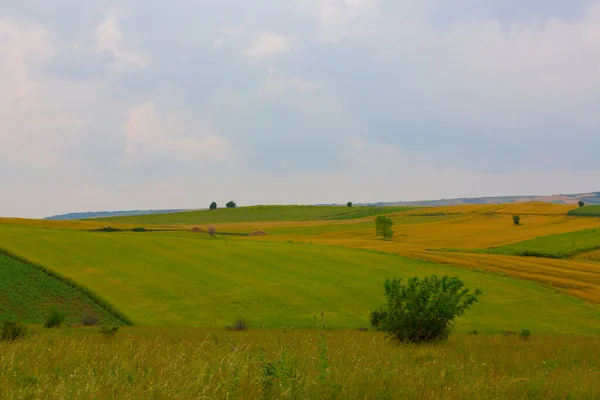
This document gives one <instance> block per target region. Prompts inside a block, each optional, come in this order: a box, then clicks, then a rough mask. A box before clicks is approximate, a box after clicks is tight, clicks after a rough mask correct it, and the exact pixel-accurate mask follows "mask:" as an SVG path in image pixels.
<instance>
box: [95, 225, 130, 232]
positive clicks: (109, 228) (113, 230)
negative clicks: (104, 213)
mask: <svg viewBox="0 0 600 400" xmlns="http://www.w3.org/2000/svg"><path fill="white" fill-rule="evenodd" d="M92 231H94V232H122V231H123V229H119V228H113V227H112V226H103V227H102V228H98V229H92Z"/></svg>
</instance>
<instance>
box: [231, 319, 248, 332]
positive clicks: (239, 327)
mask: <svg viewBox="0 0 600 400" xmlns="http://www.w3.org/2000/svg"><path fill="white" fill-rule="evenodd" d="M249 328H250V326H249V325H248V321H246V320H245V319H244V318H238V319H236V320H235V321H234V322H233V324H232V325H229V326H226V327H225V329H227V330H228V331H245V330H247V329H249Z"/></svg>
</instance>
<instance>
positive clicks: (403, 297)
mask: <svg viewBox="0 0 600 400" xmlns="http://www.w3.org/2000/svg"><path fill="white" fill-rule="evenodd" d="M384 292H385V297H386V300H387V304H385V305H384V306H382V307H380V308H379V309H376V310H374V311H372V312H371V314H370V319H371V324H372V325H373V327H374V328H376V329H378V330H382V331H385V332H387V333H388V334H389V335H390V336H391V337H392V338H394V339H396V340H398V341H399V342H410V343H421V342H435V341H439V340H444V339H446V338H447V337H448V336H449V335H450V333H451V332H452V329H453V328H454V319H455V318H456V317H459V316H461V315H463V314H464V313H465V312H466V311H467V310H468V309H469V308H471V306H472V305H473V304H474V303H476V302H477V301H479V297H480V296H481V295H482V292H481V290H479V289H477V290H475V291H474V292H472V291H470V290H469V289H468V288H465V285H464V282H463V281H462V280H461V279H460V278H458V277H452V278H451V277H448V276H443V277H441V278H440V277H438V276H436V275H432V276H430V277H427V278H423V279H420V278H417V277H414V278H410V279H409V280H408V282H407V284H406V285H403V284H402V280H401V279H386V281H385V283H384Z"/></svg>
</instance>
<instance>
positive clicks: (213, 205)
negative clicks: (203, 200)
mask: <svg viewBox="0 0 600 400" xmlns="http://www.w3.org/2000/svg"><path fill="white" fill-rule="evenodd" d="M208 209H209V210H216V209H217V202H215V201H213V202H212V203H210V207H208Z"/></svg>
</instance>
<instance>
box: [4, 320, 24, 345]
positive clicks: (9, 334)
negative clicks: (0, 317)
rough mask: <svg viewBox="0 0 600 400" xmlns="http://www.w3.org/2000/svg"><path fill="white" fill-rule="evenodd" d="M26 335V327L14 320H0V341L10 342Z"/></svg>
mask: <svg viewBox="0 0 600 400" xmlns="http://www.w3.org/2000/svg"><path fill="white" fill-rule="evenodd" d="M25 336H27V327H26V326H25V325H23V324H20V323H19V322H16V321H2V322H0V341H3V342H12V341H15V340H18V339H22V338H24V337H25Z"/></svg>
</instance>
